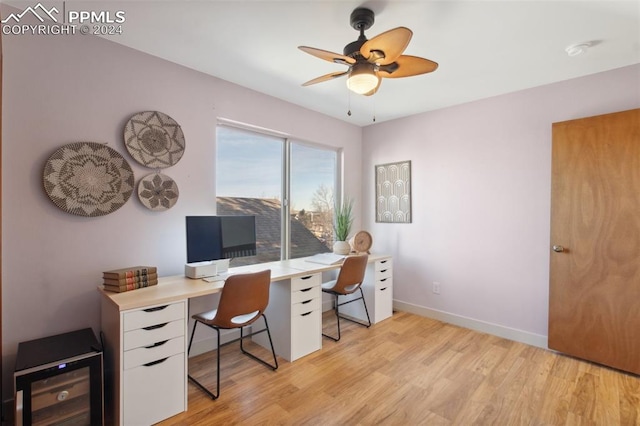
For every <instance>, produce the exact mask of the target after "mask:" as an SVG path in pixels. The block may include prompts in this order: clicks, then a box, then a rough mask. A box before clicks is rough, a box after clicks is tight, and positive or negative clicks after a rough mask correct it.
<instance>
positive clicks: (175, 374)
mask: <svg viewBox="0 0 640 426" xmlns="http://www.w3.org/2000/svg"><path fill="white" fill-rule="evenodd" d="M184 362H185V359H184V353H182V354H178V355H174V356H171V357H169V358H166V359H164V360H163V361H160V362H158V363H156V364H153V365H149V366H143V365H140V366H138V367H135V368H132V369H131V370H127V371H125V372H124V378H123V380H124V386H123V398H122V403H123V412H124V422H123V423H124V425H150V424H153V423H157V422H159V421H161V420H164V419H166V418H168V417H171V416H174V415H176V414H178V413H181V412H183V411H185V410H186V409H187V407H186V406H185V394H184V393H185V383H186V380H187V378H186V377H185V373H184Z"/></svg>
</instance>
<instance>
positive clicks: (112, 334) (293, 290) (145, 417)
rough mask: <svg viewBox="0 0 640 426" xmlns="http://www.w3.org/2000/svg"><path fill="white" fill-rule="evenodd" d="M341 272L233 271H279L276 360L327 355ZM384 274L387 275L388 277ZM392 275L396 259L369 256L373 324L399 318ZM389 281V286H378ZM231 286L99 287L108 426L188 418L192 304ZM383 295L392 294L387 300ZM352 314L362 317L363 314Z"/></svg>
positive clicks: (274, 272) (169, 280) (289, 263)
mask: <svg viewBox="0 0 640 426" xmlns="http://www.w3.org/2000/svg"><path fill="white" fill-rule="evenodd" d="M339 268H340V265H322V264H318V263H311V262H307V261H305V260H304V259H291V260H285V261H278V262H268V263H261V264H256V265H249V266H242V267H238V268H231V269H229V272H230V273H242V272H255V271H259V270H264V269H270V270H271V283H272V285H271V291H270V295H269V306H268V308H267V311H266V312H265V314H266V316H267V318H268V320H269V327H270V329H271V335H272V338H273V341H274V348H275V350H276V353H277V354H278V355H279V356H280V357H282V358H285V359H286V360H288V361H294V360H296V359H298V358H300V357H302V356H305V355H307V354H309V353H311V352H314V351H316V350H319V349H321V347H322V294H321V289H320V283H321V279H322V272H325V271H332V270H336V269H339ZM380 270H383V271H385V272H383V275H384V277H383V276H382V275H380V273H379V271H380ZM387 271H388V272H387ZM390 272H391V258H390V257H389V256H383V255H369V266H368V268H367V273H366V275H365V282H364V283H363V292H364V293H365V300H366V301H367V306H368V307H370V308H369V310H370V313H372V309H373V313H372V318H371V320H372V322H373V323H375V322H378V321H381V320H382V319H384V318H386V317H387V316H391V305H392V298H391V295H392V292H391V273H390ZM381 278H383V279H384V281H383V284H384V286H379V285H378V282H379V279H381ZM223 285H224V283H223V282H221V281H218V282H213V283H208V282H205V281H203V280H201V279H190V278H186V277H184V276H173V277H161V278H159V280H158V285H156V286H151V287H147V288H142V289H138V290H134V291H128V292H124V293H112V292H107V291H104V289H103V288H102V286H100V287H98V291H99V292H100V293H101V295H102V296H103V297H102V315H101V318H102V332H103V334H104V349H105V351H104V352H105V387H106V392H105V395H106V396H107V403H108V404H107V406H106V408H107V411H106V415H107V416H106V417H107V421H108V422H109V421H111V422H113V423H114V424H120V425H128V424H152V423H156V422H159V421H161V420H163V419H166V418H168V417H171V416H173V415H175V414H178V413H180V412H182V411H186V410H187V368H188V359H187V343H188V342H187V341H188V330H187V328H188V319H189V312H188V304H187V302H188V300H189V299H191V298H194V297H199V296H205V295H208V294H215V293H218V292H220V291H221V290H222V287H223ZM381 287H384V290H383V291H384V293H380V291H379V290H380V288H381ZM378 299H380V300H378ZM350 305H356V304H350ZM387 305H388V306H387ZM380 306H383V307H384V308H380ZM348 313H349V314H351V315H354V316H356V317H360V315H361V313H359V312H357V311H354V312H348ZM376 314H377V315H376ZM385 315H386V316H385ZM262 334H264V333H262ZM260 338H261V336H260V335H257V336H254V339H255V340H256V341H257V343H259V344H261V345H267V343H266V342H265V341H262V340H261V339H260Z"/></svg>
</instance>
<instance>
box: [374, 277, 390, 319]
mask: <svg viewBox="0 0 640 426" xmlns="http://www.w3.org/2000/svg"><path fill="white" fill-rule="evenodd" d="M374 303H375V311H374V312H375V318H372V320H373V321H374V322H379V321H382V320H383V319H386V318H390V317H391V315H393V286H391V285H390V286H388V287H383V288H381V289H376V295H375V301H374Z"/></svg>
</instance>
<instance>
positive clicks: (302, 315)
mask: <svg viewBox="0 0 640 426" xmlns="http://www.w3.org/2000/svg"><path fill="white" fill-rule="evenodd" d="M311 312H313V311H309V312H307V313H306V314H301V315H300V316H301V317H306V316H307V315H309V314H311Z"/></svg>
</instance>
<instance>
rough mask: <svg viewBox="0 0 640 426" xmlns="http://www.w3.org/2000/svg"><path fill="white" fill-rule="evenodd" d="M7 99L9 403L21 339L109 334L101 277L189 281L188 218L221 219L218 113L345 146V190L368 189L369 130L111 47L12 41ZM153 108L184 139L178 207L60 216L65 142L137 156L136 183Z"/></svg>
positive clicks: (176, 172) (59, 40) (78, 39)
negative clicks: (135, 132)
mask: <svg viewBox="0 0 640 426" xmlns="http://www.w3.org/2000/svg"><path fill="white" fill-rule="evenodd" d="M3 95H4V96H3V112H4V116H3V125H4V126H3V142H4V146H3V147H2V149H3V155H2V160H3V163H2V173H3V176H2V177H3V180H2V182H3V187H2V197H3V200H2V205H3V221H2V224H3V229H2V244H3V268H2V272H3V277H2V282H3V298H2V301H3V307H2V313H3V318H2V327H3V351H4V353H3V365H4V369H5V375H4V377H5V379H6V380H5V384H4V385H5V387H4V389H5V392H6V393H4V394H5V395H11V392H10V391H9V390H10V389H11V387H10V379H11V377H12V369H13V365H14V356H15V352H16V349H17V344H18V342H20V341H24V340H29V339H33V338H38V337H43V336H47V335H51V334H55V333H60V332H65V331H69V330H72V329H77V328H82V327H87V326H90V327H93V329H94V330H95V331H96V332H97V331H98V330H99V318H100V305H99V297H98V293H97V291H96V286H97V285H98V284H100V282H101V272H102V271H103V270H106V269H111V268H117V267H123V266H127V265H134V264H151V265H157V266H158V268H159V273H160V274H161V275H172V274H181V273H183V270H184V263H185V261H186V253H185V241H184V238H185V236H184V216H185V215H188V214H211V213H214V212H215V169H214V165H215V128H216V120H217V118H218V117H223V118H226V119H230V120H235V121H240V122H245V123H250V124H252V125H255V126H261V127H265V128H269V129H273V130H277V131H280V132H285V133H288V134H290V135H293V136H295V137H297V138H299V139H301V140H306V141H311V142H318V143H323V144H327V145H331V146H334V147H341V148H342V149H343V153H344V163H345V170H346V171H345V182H346V193H347V194H351V195H357V194H359V192H360V187H361V177H360V170H361V129H360V128H359V127H355V126H352V125H349V124H346V123H344V122H341V121H338V120H335V119H333V118H329V117H327V116H324V115H320V114H317V113H314V112H311V111H309V110H305V109H302V108H300V107H297V106H294V105H291V104H288V103H285V102H283V101H280V100H277V99H274V98H271V97H268V96H265V95H262V94H259V93H256V92H253V91H251V90H248V89H244V88H242V87H238V86H236V85H233V84H230V83H228V82H225V81H222V80H219V79H216V78H213V77H210V76H207V75H204V74H201V73H198V72H195V71H192V70H189V69H187V68H184V67H181V66H178V65H175V64H172V63H169V62H166V61H164V60H161V59H158V58H155V57H151V56H149V55H146V54H143V53H140V52H137V51H135V50H132V49H129V48H125V47H122V46H120V45H117V44H115V43H112V42H110V41H107V40H103V39H99V38H93V37H84V36H70V37H64V36H51V37H46V36H34V37H28V36H5V37H4V93H3ZM146 110H157V111H162V112H164V113H166V114H168V115H170V116H171V117H173V118H174V119H175V120H176V121H177V122H178V123H179V124H180V125H181V126H182V129H183V132H184V134H185V138H186V151H185V154H184V156H183V157H182V159H181V160H180V162H179V163H178V164H177V165H175V166H173V167H170V168H168V169H165V171H164V173H166V174H167V175H169V176H170V177H172V178H173V179H174V180H175V181H176V183H177V184H178V186H179V190H180V198H179V200H178V203H177V204H176V205H175V206H174V207H173V208H172V209H171V210H168V211H166V212H152V211H150V210H148V209H146V208H145V207H144V206H143V205H142V204H141V203H140V202H139V200H138V199H137V197H136V196H135V195H134V196H132V198H131V199H130V200H129V201H128V202H127V203H126V204H125V205H124V206H123V207H122V208H120V209H119V210H117V211H116V212H114V213H112V214H109V215H107V216H103V217H97V218H85V217H79V216H73V215H71V214H67V213H65V212H63V211H62V210H60V209H58V208H57V207H56V206H55V205H54V204H53V203H52V202H51V201H50V200H49V199H48V197H47V195H46V193H45V192H44V190H43V185H42V172H43V167H44V162H45V161H46V159H47V158H48V157H49V156H50V155H51V154H52V153H53V152H54V151H55V150H56V149H57V148H59V147H60V146H63V145H65V144H67V143H71V142H77V141H95V142H104V143H107V144H108V146H110V147H111V148H114V149H115V150H116V151H118V152H120V153H121V154H123V155H124V156H125V158H127V159H128V160H129V162H130V164H131V165H132V167H133V169H134V173H135V177H136V183H137V182H138V180H139V179H140V178H141V177H143V176H145V175H146V174H148V173H150V172H151V170H150V169H147V168H145V167H143V166H141V165H139V164H138V163H136V162H135V161H134V160H133V159H132V158H131V157H130V156H129V154H128V153H127V151H126V149H125V148H124V143H123V136H122V132H123V128H124V125H125V123H126V121H127V120H128V118H129V117H131V115H133V114H135V113H137V112H139V111H146ZM358 214H359V212H358ZM358 221H359V220H358Z"/></svg>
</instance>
